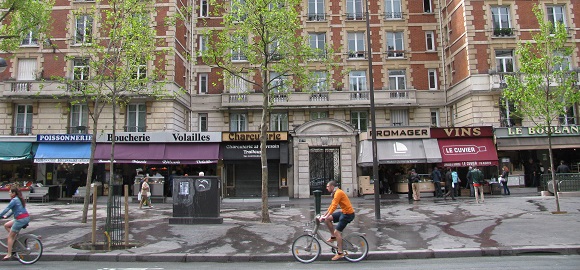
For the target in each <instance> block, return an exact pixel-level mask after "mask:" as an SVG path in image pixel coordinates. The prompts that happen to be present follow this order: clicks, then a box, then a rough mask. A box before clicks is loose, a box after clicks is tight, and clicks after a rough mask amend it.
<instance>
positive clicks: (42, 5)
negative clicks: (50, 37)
mask: <svg viewBox="0 0 580 270" xmlns="http://www.w3.org/2000/svg"><path fill="white" fill-rule="evenodd" d="M53 4H54V1H52V0H40V1H39V0H2V1H0V24H2V25H1V26H0V50H1V51H7V52H9V51H13V50H15V49H16V48H18V46H20V44H21V42H22V40H23V38H25V37H26V38H30V39H34V40H38V38H39V37H42V36H46V33H47V32H48V26H49V25H50V19H51V12H52V5H53Z"/></svg>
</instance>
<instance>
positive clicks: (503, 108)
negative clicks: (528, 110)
mask: <svg viewBox="0 0 580 270" xmlns="http://www.w3.org/2000/svg"><path fill="white" fill-rule="evenodd" d="M499 104H500V108H499V114H500V116H499V119H500V125H501V126H502V127H513V126H516V125H518V126H521V125H522V118H521V117H519V116H517V114H516V106H515V104H514V103H513V102H511V101H510V100H508V99H507V98H503V97H501V98H500V100H499Z"/></svg>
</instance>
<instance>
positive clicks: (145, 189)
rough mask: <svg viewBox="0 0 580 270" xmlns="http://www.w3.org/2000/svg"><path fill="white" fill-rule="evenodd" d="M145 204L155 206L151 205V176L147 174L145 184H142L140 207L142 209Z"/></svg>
mask: <svg viewBox="0 0 580 270" xmlns="http://www.w3.org/2000/svg"><path fill="white" fill-rule="evenodd" d="M143 205H149V208H152V207H153V206H152V205H151V187H150V186H149V176H145V178H144V179H143V184H141V202H139V209H141V208H142V207H143Z"/></svg>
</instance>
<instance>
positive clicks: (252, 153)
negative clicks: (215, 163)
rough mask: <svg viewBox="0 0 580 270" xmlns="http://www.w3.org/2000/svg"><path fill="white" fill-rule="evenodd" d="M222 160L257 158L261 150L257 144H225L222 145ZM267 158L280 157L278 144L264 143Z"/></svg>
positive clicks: (259, 156)
mask: <svg viewBox="0 0 580 270" xmlns="http://www.w3.org/2000/svg"><path fill="white" fill-rule="evenodd" d="M223 150H224V152H223V158H224V160H240V159H259V158H261V154H262V151H261V150H260V145H259V144H226V145H224V149H223ZM266 151H267V156H268V159H279V158H280V145H279V144H268V145H266Z"/></svg>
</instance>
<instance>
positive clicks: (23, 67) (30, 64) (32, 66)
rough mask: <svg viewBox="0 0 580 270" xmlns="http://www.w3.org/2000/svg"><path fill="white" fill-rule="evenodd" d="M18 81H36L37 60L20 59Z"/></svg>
mask: <svg viewBox="0 0 580 270" xmlns="http://www.w3.org/2000/svg"><path fill="white" fill-rule="evenodd" d="M16 80H18V81H33V80H36V58H20V59H18V75H17V77H16Z"/></svg>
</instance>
